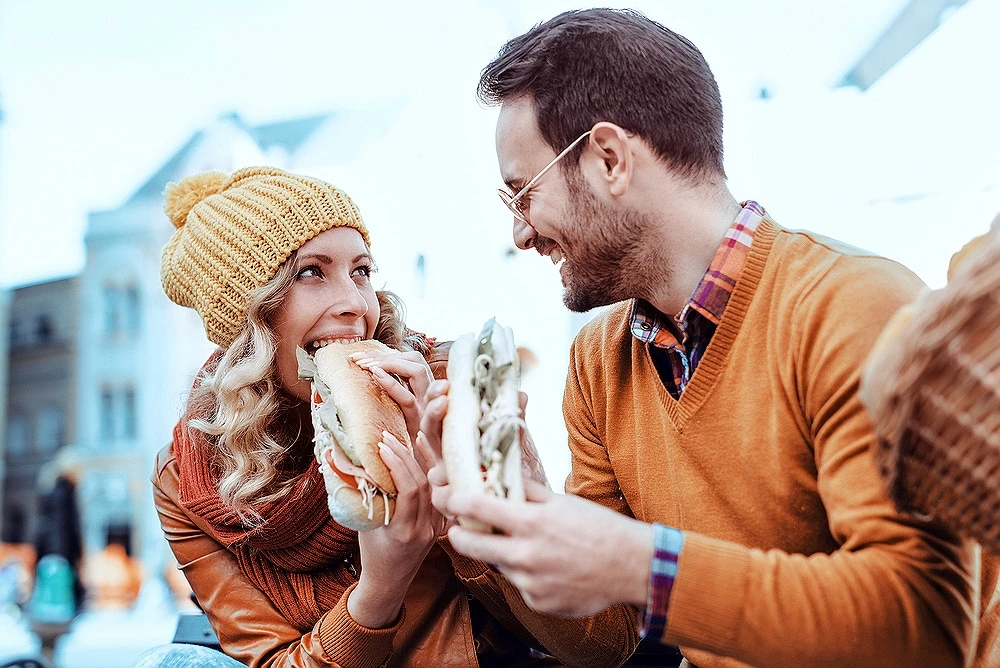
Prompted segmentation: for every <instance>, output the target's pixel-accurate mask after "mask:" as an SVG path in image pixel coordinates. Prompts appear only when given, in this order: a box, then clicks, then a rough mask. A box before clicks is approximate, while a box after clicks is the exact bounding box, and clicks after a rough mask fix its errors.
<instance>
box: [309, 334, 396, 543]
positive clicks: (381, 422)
mask: <svg viewBox="0 0 1000 668" xmlns="http://www.w3.org/2000/svg"><path fill="white" fill-rule="evenodd" d="M296 352H297V355H298V362H299V377H300V378H303V379H307V380H309V381H311V382H312V392H311V404H312V422H313V428H314V430H315V443H316V447H315V454H316V460H317V461H318V462H319V467H320V471H321V472H322V474H323V480H324V482H325V483H326V490H327V499H328V503H329V507H330V515H331V516H332V517H333V519H335V520H336V521H337V522H339V523H340V524H342V525H344V526H345V527H348V528H350V529H355V530H357V531H365V530H368V529H374V528H376V527H379V526H382V525H387V524H388V523H389V519H390V518H391V517H392V511H393V508H394V507H395V497H396V485H395V484H394V483H393V481H392V476H391V475H390V474H389V469H387V468H386V466H385V464H384V463H383V462H382V458H381V457H380V456H379V451H378V444H379V442H380V441H381V440H382V432H383V431H388V432H389V433H390V434H392V435H393V436H395V437H396V438H397V439H399V442H400V443H402V444H403V445H405V446H406V447H407V448H410V447H411V446H410V437H409V435H408V434H407V430H406V421H405V420H404V419H403V412H402V410H401V409H400V408H399V405H398V404H397V403H396V402H395V401H394V400H393V399H392V397H390V396H389V395H388V393H386V391H385V390H384V389H382V387H381V386H380V385H379V384H378V383H377V382H375V379H374V378H372V376H371V374H370V373H369V372H368V371H366V370H364V369H362V368H361V367H359V366H358V365H357V364H355V363H354V362H352V361H351V360H350V359H349V357H348V356H349V355H350V354H352V353H356V352H366V353H385V352H390V349H389V348H388V347H387V346H385V345H384V344H382V343H381V342H379V341H374V340H366V341H358V342H354V343H331V344H329V345H327V346H324V347H323V348H320V349H319V350H317V351H316V354H315V356H310V355H309V354H308V353H306V352H305V351H304V350H302V349H301V348H300V349H299V350H298V351H296Z"/></svg>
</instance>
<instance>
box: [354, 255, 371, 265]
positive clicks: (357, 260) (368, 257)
mask: <svg viewBox="0 0 1000 668" xmlns="http://www.w3.org/2000/svg"><path fill="white" fill-rule="evenodd" d="M361 260H368V261H369V262H372V263H374V262H375V258H373V257H372V254H371V253H361V254H360V255H358V256H356V257H355V258H354V259H353V260H351V264H354V263H355V262H360V261H361Z"/></svg>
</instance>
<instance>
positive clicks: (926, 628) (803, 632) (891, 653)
mask: <svg viewBox="0 0 1000 668" xmlns="http://www.w3.org/2000/svg"><path fill="white" fill-rule="evenodd" d="M921 288H922V285H921V283H920V281H919V279H917V278H916V277H915V276H914V275H913V274H911V273H910V272H909V271H907V270H906V269H904V268H903V267H902V266H900V265H898V264H896V263H894V262H891V261H889V260H886V259H883V258H879V257H875V256H872V255H869V254H865V253H863V252H862V251H859V250H857V249H854V248H850V247H847V246H845V245H841V244H837V243H836V242H833V241H830V240H827V239H824V238H821V237H818V236H815V235H811V234H807V233H803V232H793V231H789V230H785V229H783V228H780V227H778V226H777V225H776V224H774V223H773V221H771V220H770V219H765V220H764V222H763V223H762V224H761V227H760V228H759V229H758V231H757V233H756V235H755V237H754V241H753V246H752V248H751V250H750V254H749V256H748V258H747V261H746V265H745V267H744V269H743V273H742V275H741V277H740V280H739V283H738V284H737V286H736V288H735V291H734V292H733V295H732V298H731V299H730V301H729V305H728V307H727V309H726V311H725V313H724V315H723V317H722V320H721V322H720V323H719V327H718V329H717V331H716V334H715V336H714V338H713V339H712V342H711V344H710V345H709V347H708V349H707V350H706V352H705V354H704V357H703V358H702V360H701V362H700V364H699V366H698V368H697V370H696V372H695V374H694V376H693V378H692V380H691V383H690V384H689V385H688V387H687V389H686V390H685V391H684V394H682V395H681V398H680V400H679V401H677V400H674V399H673V398H672V397H671V396H670V395H669V394H668V393H667V391H666V390H665V389H664V387H663V385H662V383H661V382H660V380H659V378H658V376H657V372H656V369H655V368H654V366H653V363H652V361H651V359H650V356H649V352H648V350H647V348H646V346H645V344H642V343H641V342H639V341H638V340H636V339H635V338H634V337H633V336H632V335H631V334H630V332H629V330H628V323H627V320H628V312H629V308H630V304H628V303H625V304H621V305H619V306H617V307H615V308H613V309H611V310H609V311H608V312H607V313H605V314H604V315H603V316H602V317H599V318H597V319H595V320H594V321H593V322H591V323H590V324H589V325H587V326H586V327H585V328H584V329H583V331H581V333H580V335H579V336H578V338H577V340H576V341H575V342H574V344H573V348H572V351H571V361H570V370H569V376H568V379H567V387H566V394H565V398H564V412H565V417H566V424H567V428H568V430H569V441H570V448H571V450H572V456H573V468H572V473H571V474H570V477H569V479H568V480H567V484H566V491H567V492H569V493H573V494H578V495H580V496H584V497H587V498H590V499H592V500H595V501H597V502H599V503H602V504H604V505H605V506H608V507H610V508H613V509H615V510H618V511H620V512H623V513H626V514H630V515H633V516H635V517H636V518H638V519H640V520H643V521H646V522H659V523H663V524H667V525H670V526H674V527H677V528H679V529H682V530H684V531H685V532H686V540H685V543H684V548H683V551H682V552H681V556H680V561H679V571H678V575H677V579H676V580H675V582H674V585H673V591H672V594H671V598H670V609H669V613H668V622H667V629H666V633H665V635H664V638H663V640H664V642H667V643H670V644H676V645H679V646H680V647H681V648H682V650H683V651H684V653H685V655H686V656H687V657H688V658H689V659H690V660H691V662H692V663H694V664H696V665H698V666H699V667H701V668H709V667H711V666H724V665H742V664H740V663H739V662H743V663H746V664H751V665H756V666H864V665H884V666H950V665H955V666H960V665H963V664H965V663H966V661H967V660H969V659H971V657H972V656H973V655H974V654H975V653H976V645H977V639H978V637H979V633H980V630H982V631H983V632H984V633H988V634H990V635H991V637H994V636H993V635H992V633H993V632H992V631H990V630H989V629H991V628H993V626H994V622H993V621H991V620H990V621H988V620H984V624H983V625H982V628H980V624H979V623H978V622H979V617H980V610H981V609H985V608H983V607H981V600H980V595H981V591H983V596H982V599H984V600H988V599H989V595H988V593H989V592H992V591H994V590H995V588H996V568H995V565H993V564H991V565H990V567H989V568H988V569H982V568H981V559H980V556H979V552H978V548H977V546H975V545H972V544H968V543H963V542H961V541H960V540H959V539H958V538H957V537H956V536H955V535H954V534H953V533H951V532H949V531H947V530H946V529H945V528H943V527H942V526H940V525H937V524H933V523H925V522H919V521H917V520H915V519H913V518H909V517H906V516H902V515H900V514H898V513H896V512H895V511H894V509H893V507H892V505H891V503H890V502H889V500H888V498H887V496H886V494H885V492H884V491H883V487H882V483H881V480H880V478H879V477H878V475H877V472H876V470H875V465H874V462H873V459H872V455H871V447H872V445H873V431H872V425H871V423H870V421H869V418H868V416H867V414H866V413H865V411H864V409H863V408H862V406H861V404H860V402H859V400H858V398H857V388H858V379H859V373H860V369H861V366H862V363H863V361H864V359H865V357H866V355H867V353H868V351H869V349H870V347H871V345H872V343H873V342H874V340H875V338H876V336H877V335H878V333H879V331H880V330H881V328H882V327H883V325H884V324H885V323H886V321H887V320H888V319H889V317H890V316H891V315H892V313H893V312H894V311H895V310H896V308H897V307H899V306H900V305H902V304H904V303H906V302H908V301H910V300H911V299H912V298H913V297H914V296H915V294H916V293H917V292H918V291H919V290H920V289H921ZM987 571H988V572H987ZM981 575H982V576H985V577H983V578H982V580H981V577H980V576H981ZM982 581H985V585H984V584H982ZM981 587H985V588H986V590H981ZM995 612H1000V610H995ZM993 616H994V617H995V615H993ZM723 657H731V658H730V659H725V658H723Z"/></svg>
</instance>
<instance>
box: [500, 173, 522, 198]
mask: <svg viewBox="0 0 1000 668" xmlns="http://www.w3.org/2000/svg"><path fill="white" fill-rule="evenodd" d="M503 182H504V183H505V184H506V185H507V187H508V188H509V189H510V194H511V195H516V194H517V193H518V192H519V191H520V190H521V188H523V187H524V185H523V184H524V179H521V178H516V177H511V178H509V179H504V181H503Z"/></svg>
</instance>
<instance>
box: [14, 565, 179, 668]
mask: <svg viewBox="0 0 1000 668" xmlns="http://www.w3.org/2000/svg"><path fill="white" fill-rule="evenodd" d="M178 614H179V613H178V611H177V606H176V605H175V603H174V601H173V600H171V598H170V595H169V592H168V591H167V589H166V586H165V585H164V584H163V583H162V582H160V583H156V582H153V581H151V582H150V583H147V586H146V587H145V588H144V590H143V592H142V593H141V594H140V597H139V599H138V600H137V601H136V604H135V605H134V606H133V607H132V608H131V609H128V610H92V611H84V612H82V613H81V614H80V615H78V616H77V617H76V618H75V619H73V621H72V622H70V624H69V625H68V627H64V628H68V630H67V631H66V632H65V633H64V634H63V635H60V636H58V637H57V638H54V640H53V642H52V645H51V646H50V647H44V646H43V644H44V641H43V638H42V637H41V636H40V634H39V633H36V632H35V631H33V630H32V624H31V620H30V618H29V616H28V615H27V614H26V613H24V612H22V611H20V610H19V609H18V608H17V607H10V606H8V608H7V609H5V610H4V611H3V612H0V663H3V662H5V661H9V660H11V659H14V658H20V657H37V656H39V655H43V656H45V657H46V658H48V659H50V661H51V662H52V665H53V666H56V667H58V668H119V667H122V668H126V667H130V666H132V664H133V663H134V662H135V659H136V658H137V657H138V656H139V655H140V654H142V653H143V652H144V651H146V650H147V649H149V648H151V647H155V646H157V645H163V644H166V643H169V642H170V641H171V640H172V639H173V636H174V630H175V628H176V626H177V617H178ZM43 633H44V631H43Z"/></svg>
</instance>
